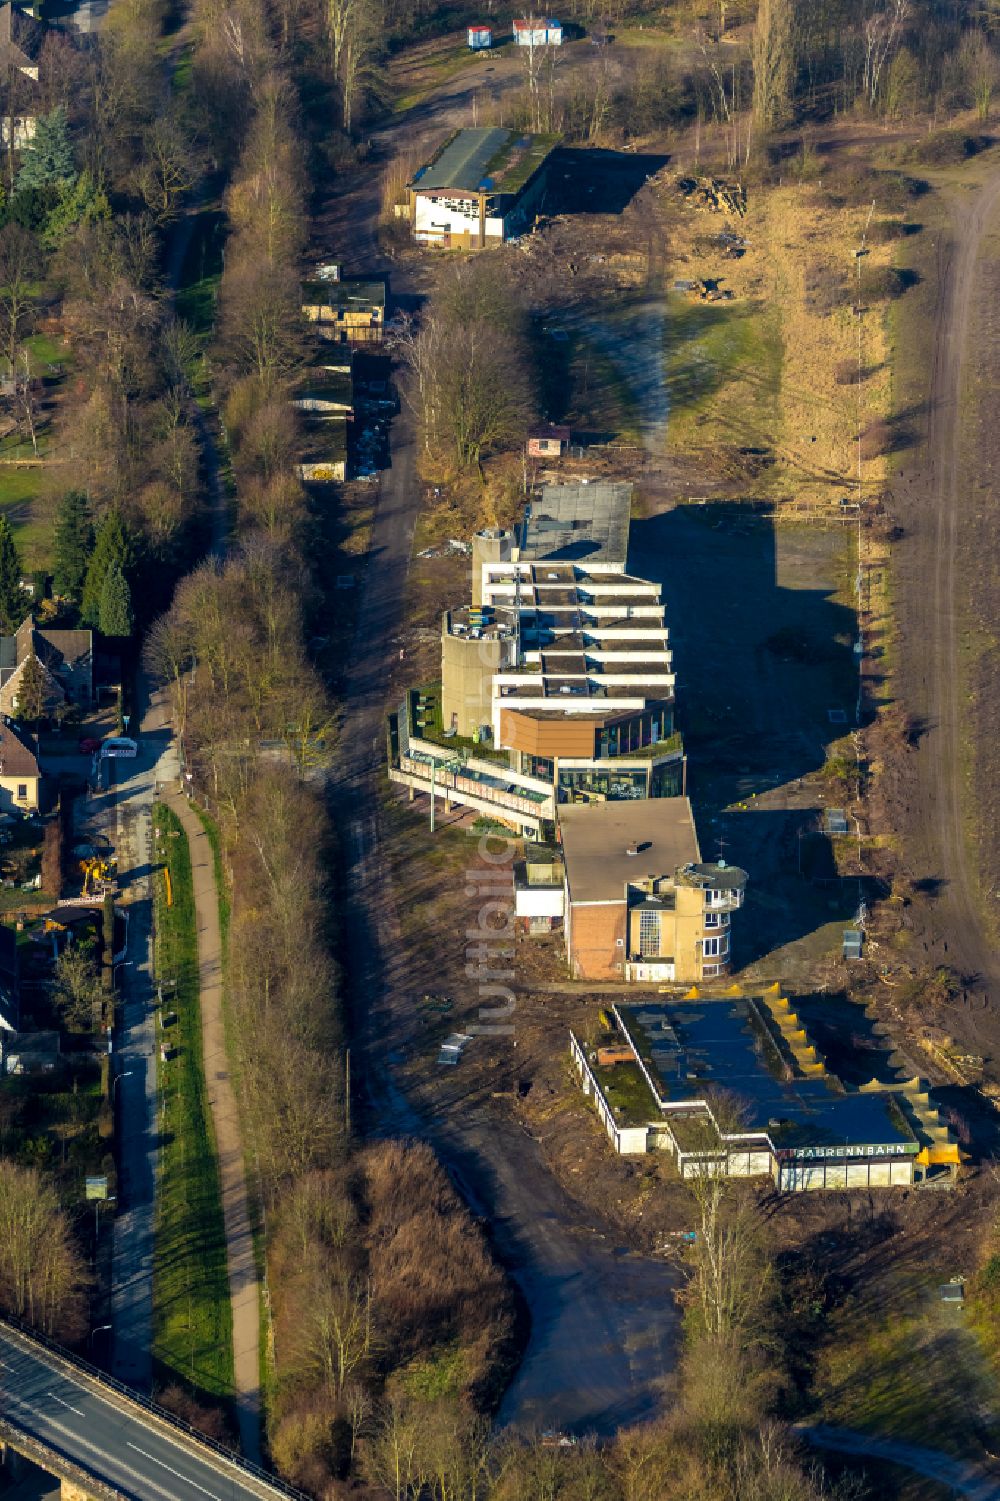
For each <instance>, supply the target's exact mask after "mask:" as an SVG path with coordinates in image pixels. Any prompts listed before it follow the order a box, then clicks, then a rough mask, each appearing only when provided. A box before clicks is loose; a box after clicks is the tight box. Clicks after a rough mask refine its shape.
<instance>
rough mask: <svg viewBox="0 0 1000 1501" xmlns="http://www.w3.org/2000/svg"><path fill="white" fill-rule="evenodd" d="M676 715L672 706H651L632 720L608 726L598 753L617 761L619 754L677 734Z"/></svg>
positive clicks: (600, 736) (642, 747) (601, 735)
mask: <svg viewBox="0 0 1000 1501" xmlns="http://www.w3.org/2000/svg"><path fill="white" fill-rule="evenodd" d="M673 728H674V727H673V714H672V712H671V710H670V709H669V708H665V707H662V706H661V707H660V708H658V709H647V710H645V711H644V712H643V713H642V714H634V715H633V716H632V717H631V718H630V719H622V720H619V721H618V723H617V724H609V725H606V726H605V728H604V729H603V730H601V732H600V734H599V736H598V740H597V754H598V755H599V756H602V757H604V758H606V759H609V760H613V759H614V757H615V756H627V755H628V754H629V753H630V752H631V751H637V750H645V748H646V747H647V746H649V745H655V744H656V742H657V741H658V740H665V739H666V738H667V736H668V735H672V734H673Z"/></svg>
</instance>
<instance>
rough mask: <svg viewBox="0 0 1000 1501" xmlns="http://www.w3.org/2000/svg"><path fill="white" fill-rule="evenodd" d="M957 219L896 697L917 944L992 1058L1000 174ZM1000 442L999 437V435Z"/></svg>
mask: <svg viewBox="0 0 1000 1501" xmlns="http://www.w3.org/2000/svg"><path fill="white" fill-rule="evenodd" d="M945 205H946V207H947V209H948V222H947V226H946V229H945V231H944V232H940V231H939V232H937V234H936V236H935V242H934V252H935V255H934V265H933V276H932V277H929V278H928V279H929V281H931V289H930V295H929V300H928V312H929V315H930V322H931V323H932V332H931V338H932V346H931V363H930V368H929V372H928V385H927V390H926V402H927V417H926V420H925V426H924V431H923V433H922V435H921V441H920V442H919V443H918V444H917V445H916V446H915V447H914V448H913V449H912V450H911V452H910V454H909V455H908V456H907V461H906V463H905V465H904V467H903V470H902V471H901V473H902V482H901V487H900V488H901V494H900V503H899V507H898V509H899V513H900V520H901V521H902V523H903V526H904V528H905V532H906V535H905V538H904V540H903V541H902V542H901V543H900V545H899V547H898V550H897V553H896V559H895V570H894V572H895V578H896V587H897V609H898V618H899V626H900V631H899V645H898V670H897V675H896V679H895V684H894V686H895V688H896V690H897V693H898V696H899V697H900V698H901V699H902V701H903V703H904V706H905V707H906V709H907V710H909V712H910V713H911V714H912V715H914V716H916V719H915V723H916V725H917V731H916V733H917V735H918V737H919V738H918V744H917V746H916V748H915V749H914V750H912V751H911V752H909V753H908V756H907V765H906V767H905V768H904V771H903V775H902V778H901V788H900V794H899V797H898V799H897V804H898V805H897V806H896V807H895V808H894V809H893V810H892V811H893V813H894V815H895V817H896V820H897V822H898V824H899V826H900V827H901V828H902V830H903V832H904V834H905V837H906V842H907V847H908V855H909V864H910V866H911V869H912V872H913V874H914V875H915V876H916V877H918V878H920V879H923V880H925V881H927V880H929V881H931V882H934V883H935V884H936V890H937V892H938V894H937V896H936V898H935V902H934V906H933V909H932V914H931V921H930V922H929V923H928V929H927V932H926V934H925V935H922V941H923V943H924V946H925V948H926V950H927V958H928V961H929V962H930V963H932V964H943V965H948V966H950V967H951V968H952V969H954V970H956V971H958V972H959V974H960V975H961V976H962V977H963V981H964V985H965V997H966V999H965V1006H964V1013H965V1014H964V1016H962V1017H960V1018H956V1023H955V1025H956V1031H960V1032H963V1033H964V1034H965V1035H967V1036H969V1037H970V1038H973V1039H975V1040H976V1041H977V1043H978V1045H979V1046H982V1047H985V1048H987V1049H989V1048H992V1049H994V1050H995V1049H996V1047H997V1044H998V1043H1000V1026H998V1023H997V1020H996V1018H995V1016H994V1014H993V1012H992V1010H989V1011H984V1008H985V1007H986V1006H988V1004H989V1002H990V1001H995V1000H996V999H997V998H998V997H1000V964H998V960H997V956H996V954H995V952H994V951H993V948H992V945H991V943H990V941H989V938H988V936H987V934H986V932H985V931H984V926H983V921H982V913H981V910H980V907H979V905H978V901H979V898H978V893H977V888H976V873H975V870H974V866H973V856H972V854H971V852H970V849H969V842H968V839H967V837H966V829H965V827H964V825H963V821H964V819H966V818H967V817H968V809H967V808H965V807H964V806H963V797H962V777H963V764H964V763H963V734H962V731H963V714H964V713H965V704H966V697H967V695H966V694H965V693H964V692H963V677H962V662H961V657H960V638H961V634H962V630H963V623H964V620H965V618H966V615H965V612H966V610H967V608H968V603H969V600H968V589H967V585H968V579H969V568H968V563H969V560H970V559H971V558H972V557H973V556H975V554H976V552H977V551H978V550H979V549H981V548H983V547H987V548H989V547H995V546H996V545H997V543H996V536H995V533H991V529H990V528H989V527H986V528H982V529H980V528H979V527H978V526H977V524H976V518H975V514H974V510H973V506H974V504H975V493H974V490H973V488H972V486H971V485H970V484H969V483H968V478H967V476H963V461H967V458H968V455H967V453H966V451H965V449H964V443H965V434H964V432H963V422H962V419H963V414H964V410H965V406H964V404H965V401H966V397H967V382H968V375H969V369H970V364H971V362H972V361H973V360H974V359H975V358H977V357H980V358H981V357H982V356H983V354H984V353H985V352H986V351H984V349H983V348H981V347H980V346H981V345H982V344H983V343H984V340H985V334H984V331H983V325H982V323H981V322H980V320H979V317H978V308H979V304H980V298H981V293H982V281H981V279H982V277H983V274H984V271H983V259H982V258H983V251H984V241H985V238H986V236H987V235H988V233H989V231H990V229H991V225H992V223H993V221H994V219H995V217H996V215H997V213H998V211H1000V170H997V169H995V168H994V169H993V170H992V171H991V172H990V174H989V175H988V176H987V177H986V178H985V179H984V180H983V181H982V183H981V184H980V185H979V186H978V187H977V188H976V189H975V190H974V191H973V192H970V191H969V190H968V189H966V191H965V192H964V193H963V192H962V191H961V190H960V189H958V190H948V191H947V193H946V197H945ZM994 441H995V438H994Z"/></svg>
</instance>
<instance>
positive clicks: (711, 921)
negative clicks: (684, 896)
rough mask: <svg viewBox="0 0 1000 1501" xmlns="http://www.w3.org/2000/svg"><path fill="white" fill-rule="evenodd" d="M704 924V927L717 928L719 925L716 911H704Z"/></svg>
mask: <svg viewBox="0 0 1000 1501" xmlns="http://www.w3.org/2000/svg"><path fill="white" fill-rule="evenodd" d="M705 926H706V928H717V927H718V926H719V914H718V912H706V913H705Z"/></svg>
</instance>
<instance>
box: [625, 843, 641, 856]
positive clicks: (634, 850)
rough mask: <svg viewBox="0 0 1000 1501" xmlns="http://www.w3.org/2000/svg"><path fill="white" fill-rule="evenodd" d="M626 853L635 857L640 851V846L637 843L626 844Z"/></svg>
mask: <svg viewBox="0 0 1000 1501" xmlns="http://www.w3.org/2000/svg"><path fill="white" fill-rule="evenodd" d="M625 853H626V855H629V856H630V857H632V858H634V857H635V856H636V855H637V854H638V853H639V846H638V845H637V844H627V845H626V846H625Z"/></svg>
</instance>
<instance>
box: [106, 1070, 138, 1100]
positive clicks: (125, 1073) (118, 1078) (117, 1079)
mask: <svg viewBox="0 0 1000 1501" xmlns="http://www.w3.org/2000/svg"><path fill="white" fill-rule="evenodd" d="M134 1072H135V1070H134V1069H131V1068H127V1069H125V1070H124V1071H123V1072H122V1073H120V1074H115V1076H114V1078H113V1079H112V1081H111V1109H112V1110H114V1108H115V1089H116V1087H117V1086H118V1085H119V1084H120V1083H121V1081H122V1080H123V1079H131V1077H132V1075H133V1074H134Z"/></svg>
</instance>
